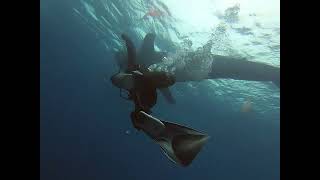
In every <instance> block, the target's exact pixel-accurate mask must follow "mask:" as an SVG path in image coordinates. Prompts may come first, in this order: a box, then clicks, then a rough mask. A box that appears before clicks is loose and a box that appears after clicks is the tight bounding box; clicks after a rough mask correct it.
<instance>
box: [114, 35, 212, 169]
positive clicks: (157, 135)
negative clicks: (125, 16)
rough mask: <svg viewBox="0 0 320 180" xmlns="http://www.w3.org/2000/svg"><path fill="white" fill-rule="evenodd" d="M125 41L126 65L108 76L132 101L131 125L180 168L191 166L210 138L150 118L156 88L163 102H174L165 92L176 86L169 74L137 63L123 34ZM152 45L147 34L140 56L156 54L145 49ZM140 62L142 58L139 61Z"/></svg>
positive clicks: (150, 36) (132, 50)
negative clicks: (164, 100)
mask: <svg viewBox="0 0 320 180" xmlns="http://www.w3.org/2000/svg"><path fill="white" fill-rule="evenodd" d="M121 37H122V39H123V40H124V41H125V42H126V48H127V63H126V66H122V69H120V71H119V72H118V73H116V74H115V75H113V76H112V77H111V82H112V84H113V85H115V86H116V87H118V88H120V89H125V90H127V91H128V98H126V99H127V100H131V101H133V102H134V105H135V109H134V111H133V112H131V114H130V117H131V121H132V124H133V126H134V127H135V128H136V129H138V130H142V131H143V132H145V133H146V134H147V135H148V136H149V137H150V138H152V139H153V140H154V141H155V142H156V143H157V144H159V145H160V147H161V150H162V152H163V153H164V154H165V155H166V156H167V157H168V158H169V159H170V160H171V161H172V162H174V163H177V164H179V165H181V166H188V165H189V164H191V162H192V161H193V159H194V158H195V157H196V155H197V154H198V153H199V152H200V150H201V148H202V146H203V145H204V144H205V143H206V141H207V140H208V138H209V136H208V135H206V134H203V133H200V132H198V131H196V130H193V129H191V128H188V127H185V126H182V125H179V124H175V123H171V122H167V121H163V120H159V119H157V118H155V117H153V116H151V115H150V114H151V108H152V107H153V106H154V105H155V104H156V102H157V91H156V90H157V89H159V90H161V91H160V92H162V94H163V95H164V96H165V97H166V99H167V100H168V101H169V102H171V103H174V100H173V98H172V95H171V93H170V91H169V89H168V87H169V86H172V85H173V84H174V83H175V79H174V77H173V76H172V75H170V74H168V73H166V72H156V71H150V70H149V69H148V68H146V67H145V66H144V65H141V64H139V63H137V62H139V59H138V58H139V57H142V56H139V55H137V54H136V50H135V48H134V44H133V42H132V41H131V40H130V39H129V38H128V36H126V35H124V34H123V35H122V36H121ZM150 43H152V45H153V43H154V35H153V34H148V35H147V36H146V37H145V39H144V43H143V45H142V48H141V49H142V51H140V52H143V53H149V55H150V57H151V56H153V57H156V55H155V54H157V53H156V52H155V51H152V49H153V48H152V49H150V48H148V49H144V47H149V46H145V45H146V44H147V45H150ZM140 60H141V59H140Z"/></svg>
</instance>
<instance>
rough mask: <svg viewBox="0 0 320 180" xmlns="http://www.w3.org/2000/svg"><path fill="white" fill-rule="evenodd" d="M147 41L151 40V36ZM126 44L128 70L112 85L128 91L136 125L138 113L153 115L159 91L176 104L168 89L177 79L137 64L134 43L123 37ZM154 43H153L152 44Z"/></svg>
mask: <svg viewBox="0 0 320 180" xmlns="http://www.w3.org/2000/svg"><path fill="white" fill-rule="evenodd" d="M151 35H152V34H150V35H147V36H146V38H145V39H146V42H148V41H147V39H150V38H149V36H151ZM122 38H123V39H124V40H125V42H126V47H127V52H128V61H127V64H126V66H127V68H126V69H124V72H119V73H117V74H115V75H114V76H112V77H111V81H112V83H113V84H114V85H115V86H117V87H119V88H120V89H126V90H127V91H128V98H127V99H128V100H132V101H133V102H134V104H135V110H134V111H133V112H132V113H131V115H130V117H131V120H132V122H133V125H134V127H135V128H137V126H136V125H135V124H136V123H135V122H136V121H137V118H136V117H137V113H138V112H140V111H143V112H145V113H147V114H150V113H151V108H152V107H153V106H154V105H155V104H156V102H157V89H159V90H160V92H162V94H163V95H164V97H166V99H167V101H168V102H170V103H174V99H173V97H172V95H171V93H170V91H169V89H168V87H169V86H172V85H173V84H174V83H175V78H174V77H173V76H172V75H170V74H168V73H166V72H156V71H150V70H149V69H148V68H145V67H144V66H143V65H140V64H137V63H136V62H137V58H136V52H135V47H134V44H133V42H132V41H131V40H130V39H129V38H128V37H127V36H126V35H124V34H123V35H122ZM152 43H153V42H152Z"/></svg>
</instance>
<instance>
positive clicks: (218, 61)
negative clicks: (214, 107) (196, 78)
mask: <svg viewBox="0 0 320 180" xmlns="http://www.w3.org/2000/svg"><path fill="white" fill-rule="evenodd" d="M218 78H227V79H237V80H248V81H272V82H273V83H274V84H276V85H277V86H278V87H280V68H279V67H274V66H271V65H267V64H263V63H259V62H251V61H247V60H244V59H236V58H231V57H226V56H218V55H215V56H214V61H213V64H212V70H211V72H210V73H209V74H208V79H218Z"/></svg>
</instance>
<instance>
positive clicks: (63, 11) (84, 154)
mask: <svg viewBox="0 0 320 180" xmlns="http://www.w3.org/2000/svg"><path fill="white" fill-rule="evenodd" d="M44 1H45V0H43V1H42V2H44ZM46 2H47V3H46V5H47V6H46V7H48V6H49V7H50V8H44V9H46V11H41V19H40V23H41V25H40V26H41V27H40V31H41V32H40V43H41V48H40V56H41V58H40V73H41V74H40V97H41V101H40V103H41V112H40V117H41V122H40V123H41V129H40V139H41V141H40V167H41V169H40V174H41V176H40V177H41V180H66V179H68V180H88V179H90V180H92V179H95V180H100V179H101V180H102V179H104V180H105V179H113V180H122V179H126V180H128V179H130V180H131V179H132V180H133V179H135V180H142V179H153V180H158V179H159V180H163V179H166V180H171V179H172V180H173V179H184V180H195V179H202V180H214V179H217V180H235V179H243V180H271V179H272V180H274V179H280V130H279V129H280V125H279V124H280V123H279V122H280V118H279V113H278V112H275V113H274V112H273V113H259V112H252V113H241V112H240V111H234V110H233V109H232V108H230V106H229V104H227V103H221V101H215V100H214V99H213V100H212V99H210V98H208V96H207V94H208V93H207V91H208V89H201V90H199V93H198V95H193V94H187V95H177V94H176V101H177V104H176V105H168V104H166V103H165V102H164V100H163V99H162V98H160V99H159V103H158V104H157V105H156V107H155V108H154V114H155V116H157V117H161V118H164V119H168V120H170V121H174V122H178V123H181V124H184V125H188V126H190V127H193V128H195V129H198V130H201V131H203V132H206V133H208V134H209V135H210V136H211V139H210V140H209V141H208V143H207V144H206V145H205V146H204V148H203V150H202V151H201V152H200V153H199V155H198V156H197V157H196V159H195V160H194V161H193V163H192V164H191V165H190V166H189V167H187V168H182V167H179V166H177V165H175V164H173V163H172V162H170V161H169V160H168V159H167V158H166V157H165V156H164V155H163V154H162V153H161V151H160V148H159V147H158V146H157V145H156V144H154V143H153V142H152V141H151V140H150V139H149V138H148V137H147V136H145V135H144V134H142V133H140V132H136V131H135V130H134V129H133V128H132V125H131V121H130V119H129V113H130V111H131V109H132V108H133V107H132V104H131V103H130V102H127V101H124V100H123V99H121V98H120V97H119V91H118V89H116V88H115V87H113V86H112V85H111V83H105V82H104V81H103V77H104V76H105V75H107V76H111V75H112V74H113V73H115V72H116V71H117V68H116V65H115V63H114V61H113V57H112V54H111V52H108V51H106V49H105V48H104V47H103V46H102V45H101V43H100V42H99V41H98V40H97V37H96V36H95V34H93V33H92V31H90V29H89V28H88V27H87V26H86V25H84V24H83V23H81V21H79V19H77V17H76V16H74V14H73V13H72V10H71V9H72V8H70V4H71V5H72V2H73V1H70V2H69V1H67V2H68V3H60V2H58V1H54V2H49V1H46ZM136 43H138V42H136ZM201 83H202V84H205V83H206V82H201ZM175 86H176V87H175V88H177V89H179V90H182V91H183V88H184V87H185V85H184V84H177V85H175ZM261 103H268V102H261ZM270 103H277V102H270ZM127 130H129V132H130V133H128V134H127V133H126V131H127Z"/></svg>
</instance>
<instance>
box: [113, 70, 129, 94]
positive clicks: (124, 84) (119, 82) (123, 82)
mask: <svg viewBox="0 0 320 180" xmlns="http://www.w3.org/2000/svg"><path fill="white" fill-rule="evenodd" d="M110 80H111V82H112V84H113V85H114V86H116V87H118V88H120V89H126V90H131V89H132V88H133V87H134V79H133V76H132V74H126V73H122V72H120V73H117V74H115V75H113V76H111V78H110Z"/></svg>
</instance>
